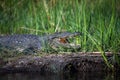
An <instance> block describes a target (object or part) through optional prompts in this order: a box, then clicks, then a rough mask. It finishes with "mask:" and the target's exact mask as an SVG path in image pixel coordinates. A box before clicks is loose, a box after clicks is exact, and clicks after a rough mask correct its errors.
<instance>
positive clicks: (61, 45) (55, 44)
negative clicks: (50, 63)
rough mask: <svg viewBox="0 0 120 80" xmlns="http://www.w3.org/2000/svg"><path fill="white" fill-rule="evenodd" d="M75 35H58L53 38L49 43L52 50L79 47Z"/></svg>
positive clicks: (76, 48)
mask: <svg viewBox="0 0 120 80" xmlns="http://www.w3.org/2000/svg"><path fill="white" fill-rule="evenodd" d="M76 36H77V35H71V36H69V37H59V38H54V39H53V40H52V43H51V47H52V48H53V49H54V50H61V49H62V50H64V49H74V50H78V49H80V44H77V43H76V41H75V40H76V39H75V37H76Z"/></svg>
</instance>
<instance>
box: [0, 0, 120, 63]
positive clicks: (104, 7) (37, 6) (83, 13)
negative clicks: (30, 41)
mask: <svg viewBox="0 0 120 80" xmlns="http://www.w3.org/2000/svg"><path fill="white" fill-rule="evenodd" d="M119 5H120V1H119V0H12V1H11V0H3V1H0V34H25V33H26V34H37V35H42V34H44V33H46V34H49V33H54V32H61V31H70V32H75V31H78V32H82V34H83V35H82V36H79V38H77V43H78V44H81V50H80V51H83V52H94V51H99V52H101V55H102V56H103V58H104V60H105V61H106V62H107V59H106V58H105V54H104V52H109V51H110V52H113V53H118V52H119V51H120V15H119V14H120V9H119V7H120V6H119Z"/></svg>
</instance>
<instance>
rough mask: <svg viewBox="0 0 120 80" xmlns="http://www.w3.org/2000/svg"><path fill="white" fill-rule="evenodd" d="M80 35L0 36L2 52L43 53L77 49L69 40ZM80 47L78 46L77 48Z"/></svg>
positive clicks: (62, 33) (63, 33)
mask: <svg viewBox="0 0 120 80" xmlns="http://www.w3.org/2000/svg"><path fill="white" fill-rule="evenodd" d="M78 35H80V33H78V32H74V33H70V32H61V33H55V34H51V35H44V36H38V35H32V34H16V35H9V36H0V51H1V50H8V51H9V50H13V51H19V52H27V53H29V52H33V53H34V51H41V50H43V49H47V48H48V47H51V48H54V49H56V48H58V47H60V46H61V47H65V48H72V47H75V46H73V45H71V44H70V43H69V42H68V41H67V39H69V38H70V37H74V36H78ZM77 47H78V46H77Z"/></svg>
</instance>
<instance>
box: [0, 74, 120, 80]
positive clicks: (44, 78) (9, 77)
mask: <svg viewBox="0 0 120 80" xmlns="http://www.w3.org/2000/svg"><path fill="white" fill-rule="evenodd" d="M119 75H120V74H119V73H103V72H92V73H91V72H89V73H79V74H69V75H67V74H64V75H62V74H47V75H41V74H39V73H4V74H3V73H1V74H0V80H120V76H119Z"/></svg>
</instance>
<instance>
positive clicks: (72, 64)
mask: <svg viewBox="0 0 120 80" xmlns="http://www.w3.org/2000/svg"><path fill="white" fill-rule="evenodd" d="M105 55H106V57H107V60H108V62H109V64H110V66H111V67H109V66H107V64H106V63H105V61H104V59H103V57H102V56H101V54H100V53H99V52H89V53H82V52H80V53H62V54H46V55H43V56H36V55H27V56H20V57H13V58H9V59H8V60H3V59H2V58H1V59H0V65H1V66H0V72H1V73H3V72H39V73H71V72H72V73H73V72H74V73H76V72H89V71H91V72H92V71H105V72H111V71H120V65H118V64H117V62H116V61H115V60H114V58H113V54H112V53H111V52H106V53H105ZM117 55H118V57H120V54H117Z"/></svg>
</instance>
